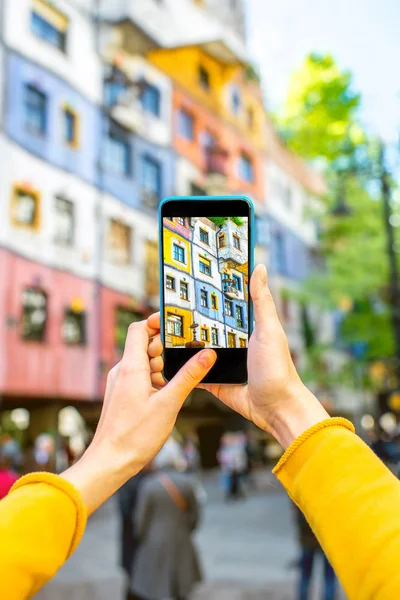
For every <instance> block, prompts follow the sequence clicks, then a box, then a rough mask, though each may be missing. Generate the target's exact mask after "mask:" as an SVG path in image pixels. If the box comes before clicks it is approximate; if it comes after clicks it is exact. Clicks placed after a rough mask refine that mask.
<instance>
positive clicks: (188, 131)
mask: <svg viewBox="0 0 400 600" xmlns="http://www.w3.org/2000/svg"><path fill="white" fill-rule="evenodd" d="M178 131H179V134H180V135H181V136H182V137H183V138H185V139H186V140H194V119H193V116H192V115H191V114H190V113H188V112H187V111H186V110H184V109H183V108H181V110H180V111H179V115H178Z"/></svg>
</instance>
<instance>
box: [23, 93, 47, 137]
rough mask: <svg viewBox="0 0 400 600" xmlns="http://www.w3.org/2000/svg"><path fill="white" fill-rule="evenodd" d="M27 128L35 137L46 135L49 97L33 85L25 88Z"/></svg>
mask: <svg viewBox="0 0 400 600" xmlns="http://www.w3.org/2000/svg"><path fill="white" fill-rule="evenodd" d="M24 110H25V117H24V118H25V127H26V129H27V130H28V131H29V133H32V134H33V135H42V136H43V135H45V134H46V126H47V96H46V94H44V93H43V92H41V91H40V90H38V89H37V88H36V87H35V86H33V85H26V86H25V98H24Z"/></svg>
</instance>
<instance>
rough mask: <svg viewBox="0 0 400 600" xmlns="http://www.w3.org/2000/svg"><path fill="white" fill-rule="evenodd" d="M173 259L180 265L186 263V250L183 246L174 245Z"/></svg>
mask: <svg viewBox="0 0 400 600" xmlns="http://www.w3.org/2000/svg"><path fill="white" fill-rule="evenodd" d="M173 257H174V260H177V261H178V262H180V263H184V262H185V248H184V247H183V246H178V244H174V245H173Z"/></svg>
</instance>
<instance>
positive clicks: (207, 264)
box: [199, 256, 212, 277]
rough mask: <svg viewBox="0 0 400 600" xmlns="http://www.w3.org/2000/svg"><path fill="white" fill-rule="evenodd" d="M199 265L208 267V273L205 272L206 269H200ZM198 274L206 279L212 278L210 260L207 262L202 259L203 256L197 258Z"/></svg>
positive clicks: (205, 259) (206, 259)
mask: <svg viewBox="0 0 400 600" xmlns="http://www.w3.org/2000/svg"><path fill="white" fill-rule="evenodd" d="M201 265H205V267H208V269H209V273H207V272H206V269H202V267H201ZM199 272H200V273H202V275H206V276H207V277H212V269H211V260H208V258H204V257H203V256H199Z"/></svg>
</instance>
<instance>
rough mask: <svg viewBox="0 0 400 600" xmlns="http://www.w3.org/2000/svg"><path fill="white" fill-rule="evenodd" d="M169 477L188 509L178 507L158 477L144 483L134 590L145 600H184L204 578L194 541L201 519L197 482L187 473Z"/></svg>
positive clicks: (138, 509)
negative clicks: (181, 599) (193, 533)
mask: <svg viewBox="0 0 400 600" xmlns="http://www.w3.org/2000/svg"><path fill="white" fill-rule="evenodd" d="M166 474H167V475H168V477H170V479H171V480H172V481H173V483H174V484H175V486H176V487H177V488H178V489H179V491H180V492H181V494H182V495H183V497H184V498H185V500H186V502H187V504H188V510H187V511H186V512H183V511H182V510H180V509H179V508H178V507H177V506H176V504H175V503H174V501H173V500H172V498H171V497H170V495H169V494H168V492H167V491H166V490H165V489H164V487H163V486H162V484H161V483H160V481H159V479H158V477H157V474H152V475H149V476H148V477H147V479H146V480H145V481H144V482H143V484H142V486H141V488H140V491H139V497H138V503H137V507H136V511H135V518H134V521H135V529H136V534H137V536H138V539H139V548H138V550H137V555H136V558H135V565H134V569H133V576H132V580H131V589H132V592H133V593H135V594H137V595H138V596H140V597H142V598H146V600H147V599H148V600H164V599H166V598H185V597H186V596H188V595H189V593H190V591H191V589H192V587H193V585H194V584H195V583H196V582H198V581H199V580H200V579H201V574H200V567H199V562H198V557H197V553H196V549H195V547H194V545H193V542H192V532H193V530H194V529H195V528H196V526H197V523H198V519H199V506H198V502H197V499H196V490H195V483H194V481H193V479H192V478H191V477H190V476H189V475H187V474H184V473H178V472H176V471H166Z"/></svg>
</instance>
